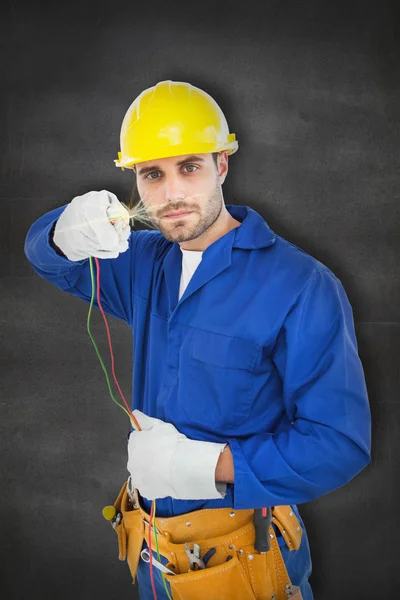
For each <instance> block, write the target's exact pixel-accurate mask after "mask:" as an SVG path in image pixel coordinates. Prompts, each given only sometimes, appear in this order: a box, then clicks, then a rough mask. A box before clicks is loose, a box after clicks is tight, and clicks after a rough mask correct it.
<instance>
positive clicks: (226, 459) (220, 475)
mask: <svg viewBox="0 0 400 600" xmlns="http://www.w3.org/2000/svg"><path fill="white" fill-rule="evenodd" d="M215 481H223V482H226V483H234V481H235V471H234V467H233V458H232V452H231V449H230V447H229V444H227V445H226V446H225V448H224V451H223V452H222V453H221V454H220V456H219V459H218V463H217V466H216V469H215Z"/></svg>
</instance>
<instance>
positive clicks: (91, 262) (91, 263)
mask: <svg viewBox="0 0 400 600" xmlns="http://www.w3.org/2000/svg"><path fill="white" fill-rule="evenodd" d="M89 266H90V277H91V280H92V297H91V299H90V306H89V313H88V317H87V330H88V333H89V336H90V339H91V340H92V344H93V346H94V349H95V350H96V353H97V356H98V357H99V361H100V364H101V366H102V368H103V371H104V374H105V376H106V380H107V385H108V390H109V392H110V396H111V398H112V399H113V400H114V402H115V404H117V405H118V406H119V407H120V408H122V410H123V411H124V412H125V413H126V414H127V415H128V417H129V420H130V419H131V416H130V414H129V413H128V411H127V410H126V408H125V407H124V406H122V405H121V404H120V403H119V402H117V400H116V399H115V398H114V394H113V392H112V389H111V384H110V379H109V377H108V373H107V369H106V367H105V366H104V363H103V360H102V358H101V355H100V352H99V349H98V348H97V345H96V342H95V341H94V339H93V336H92V333H91V331H90V315H91V313H92V308H93V302H94V293H95V282H94V272H93V259H92V257H91V256H89ZM155 511H156V501H155V500H154V523H153V529H154V537H155V539H156V547H157V557H158V560H159V561H161V557H160V552H159V550H158V536H157V533H156V525H155V514H156V512H155ZM162 575H163V583H164V587H165V591H166V592H167V595H168V598H169V600H172V598H171V596H170V594H169V591H168V588H167V583H166V581H165V578H164V574H163V573H162Z"/></svg>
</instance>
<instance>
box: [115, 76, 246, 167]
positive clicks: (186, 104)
mask: <svg viewBox="0 0 400 600" xmlns="http://www.w3.org/2000/svg"><path fill="white" fill-rule="evenodd" d="M120 140H121V152H118V159H117V160H114V162H115V165H116V166H117V167H122V170H123V169H124V168H133V166H134V165H135V164H136V163H139V162H144V161H146V160H154V159H157V158H167V157H169V156H181V155H183V154H204V153H208V152H221V151H222V150H226V151H227V153H228V154H233V153H234V152H236V150H237V149H238V143H237V141H236V137H235V134H234V133H229V127H228V123H227V122H226V119H225V116H224V113H223V112H222V110H221V109H220V107H219V106H218V104H217V103H216V102H215V100H214V99H213V98H211V96H210V95H209V94H207V93H206V92H204V91H203V90H200V89H199V88H197V87H194V86H193V85H190V83H184V82H181V81H161V82H160V83H157V85H155V86H153V87H151V88H148V89H147V90H144V91H143V92H142V93H141V94H140V95H139V96H138V97H137V98H136V100H134V101H133V102H132V104H131V105H130V107H129V108H128V111H127V113H126V115H125V117H124V120H123V122H122V127H121V138H120Z"/></svg>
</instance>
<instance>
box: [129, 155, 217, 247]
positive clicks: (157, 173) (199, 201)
mask: <svg viewBox="0 0 400 600" xmlns="http://www.w3.org/2000/svg"><path fill="white" fill-rule="evenodd" d="M227 172H228V158H227V153H226V152H221V153H220V154H219V156H218V165H216V164H215V161H214V158H213V156H212V154H197V155H189V154H188V155H184V156H172V157H170V158H160V159H156V160H151V161H150V160H149V161H145V162H141V163H138V164H137V165H136V180H137V188H138V192H139V195H140V198H141V200H142V202H143V204H144V207H145V209H146V212H147V214H148V217H149V219H150V221H151V222H152V224H153V225H154V226H155V227H156V228H157V229H158V230H159V231H160V232H161V233H162V234H163V235H164V237H165V238H166V239H167V240H169V241H171V242H184V241H189V240H193V239H196V238H198V237H199V236H201V235H202V233H204V232H205V231H206V230H207V229H208V228H209V227H210V226H211V225H212V224H213V223H214V222H215V221H216V220H217V219H218V216H219V215H220V213H221V209H222V207H223V205H224V204H223V196H222V190H221V184H222V183H223V181H224V179H225V177H226V174H227ZM176 212H187V213H188V214H185V215H182V216H178V217H172V216H168V215H169V214H170V213H176Z"/></svg>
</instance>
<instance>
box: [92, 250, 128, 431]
mask: <svg viewBox="0 0 400 600" xmlns="http://www.w3.org/2000/svg"><path fill="white" fill-rule="evenodd" d="M89 265H90V276H91V279H92V298H91V300H90V306H89V313H88V318H87V330H88V333H89V335H90V339H91V340H92V343H93V346H94V349H95V350H96V352H97V356H98V357H99V361H100V364H101V366H102V368H103V371H104V374H105V376H106V379H107V385H108V390H109V392H110V396H111V398H112V399H113V400H114V402H115V404H117V405H118V406H119V407H120V408H122V410H123V411H124V412H125V413H126V414H127V415H128V417H129V420H130V419H131V417H130V414H129V413H128V411H127V410H126V408H125V407H124V406H122V405H121V404H120V403H119V402H117V400H116V399H115V398H114V394H113V391H112V389H111V384H110V379H109V377H108V374H107V369H106V368H105V366H104V363H103V360H102V358H101V355H100V352H99V349H98V348H97V345H96V342H95V341H94V339H93V336H92V333H91V331H90V315H91V312H92V307H93V302H94V290H95V283H94V274H93V259H92V257H91V256H89Z"/></svg>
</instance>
